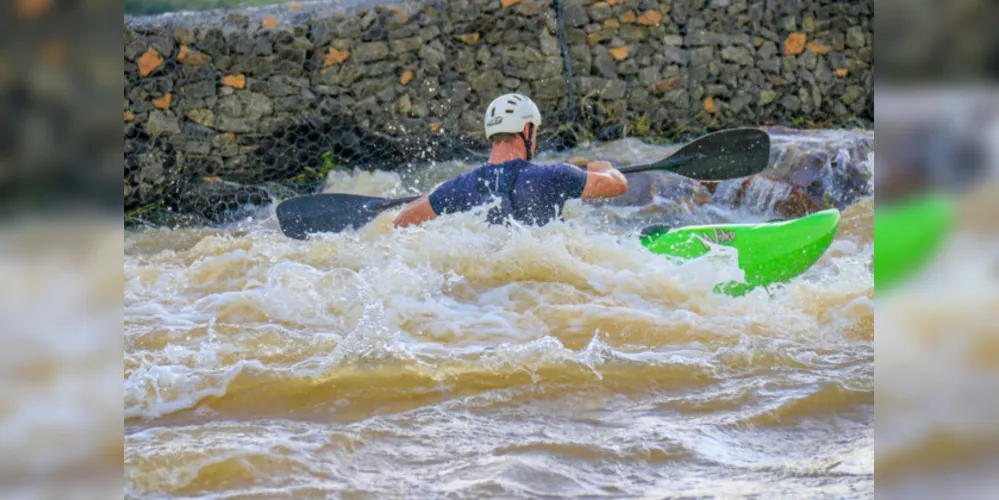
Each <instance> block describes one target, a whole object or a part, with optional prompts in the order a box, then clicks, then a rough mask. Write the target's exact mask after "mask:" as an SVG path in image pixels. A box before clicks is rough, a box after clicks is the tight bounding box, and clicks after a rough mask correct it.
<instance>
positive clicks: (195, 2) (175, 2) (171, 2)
mask: <svg viewBox="0 0 999 500" xmlns="http://www.w3.org/2000/svg"><path fill="white" fill-rule="evenodd" d="M287 2H288V0H125V14H129V15H133V16H148V15H153V14H163V13H164V12H181V11H205V10H213V9H235V8H238V7H260V6H262V5H273V4H280V3H287Z"/></svg>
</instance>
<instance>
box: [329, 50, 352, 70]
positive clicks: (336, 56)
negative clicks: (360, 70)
mask: <svg viewBox="0 0 999 500" xmlns="http://www.w3.org/2000/svg"><path fill="white" fill-rule="evenodd" d="M349 57H350V52H348V51H346V50H337V49H336V48H335V47H330V52H329V54H327V55H326V64H324V65H323V66H324V67H327V68H328V67H330V66H332V65H334V64H340V63H342V62H344V61H346V60H347V59H348V58H349Z"/></svg>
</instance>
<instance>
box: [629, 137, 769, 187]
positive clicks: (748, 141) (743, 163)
mask: <svg viewBox="0 0 999 500" xmlns="http://www.w3.org/2000/svg"><path fill="white" fill-rule="evenodd" d="M768 166H770V136H769V135H767V133H766V132H764V131H762V130H760V129H755V128H736V129H730V130H722V131H719V132H715V133H712V134H708V135H706V136H704V137H701V138H700V139H697V140H696V141H693V142H691V143H690V144H687V145H686V146H684V147H682V148H680V150H679V151H677V152H676V153H674V154H672V155H671V156H670V157H668V158H666V159H664V160H662V161H660V162H658V163H656V164H655V167H654V168H656V169H663V170H669V171H671V172H674V173H677V174H680V175H682V176H685V177H690V178H691V179H697V180H702V181H720V180H725V179H737V178H739V177H749V176H750V175H755V174H758V173H760V172H762V171H763V170H765V169H766V168H767V167H768ZM622 171H623V170H622Z"/></svg>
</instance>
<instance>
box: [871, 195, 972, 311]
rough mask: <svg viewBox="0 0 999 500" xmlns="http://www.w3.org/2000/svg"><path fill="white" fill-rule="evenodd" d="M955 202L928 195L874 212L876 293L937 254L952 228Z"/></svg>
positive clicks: (890, 285) (951, 197) (909, 274)
mask: <svg viewBox="0 0 999 500" xmlns="http://www.w3.org/2000/svg"><path fill="white" fill-rule="evenodd" d="M955 205H956V203H955V201H954V198H953V196H950V195H947V194H929V195H924V196H919V197H916V198H911V199H908V200H905V201H902V202H898V203H892V204H889V205H885V204H881V205H879V206H877V207H876V208H875V211H874V292H875V293H877V292H878V291H880V290H886V289H888V288H890V287H892V286H895V285H897V284H899V283H902V282H903V281H904V280H905V279H907V278H908V277H910V276H912V275H913V274H915V273H916V272H917V271H918V270H919V269H921V268H922V267H923V266H924V265H925V264H926V263H927V262H928V261H929V260H930V258H931V257H933V256H934V255H936V252H937V251H938V250H939V249H940V247H941V245H942V243H943V242H944V241H945V239H946V237H947V235H949V234H950V231H951V228H952V227H953V221H954V211H955V210H956V208H955Z"/></svg>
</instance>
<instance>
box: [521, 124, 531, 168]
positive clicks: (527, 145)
mask: <svg viewBox="0 0 999 500" xmlns="http://www.w3.org/2000/svg"><path fill="white" fill-rule="evenodd" d="M527 125H528V128H527V135H524V133H523V132H520V138H521V139H523V140H524V148H525V151H524V152H525V154H526V155H527V161H531V158H533V157H534V155H533V154H532V153H531V136H532V135H534V124H533V123H528V124H527Z"/></svg>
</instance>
